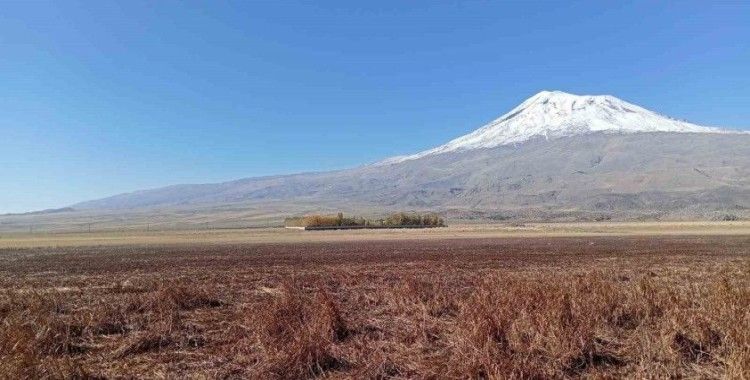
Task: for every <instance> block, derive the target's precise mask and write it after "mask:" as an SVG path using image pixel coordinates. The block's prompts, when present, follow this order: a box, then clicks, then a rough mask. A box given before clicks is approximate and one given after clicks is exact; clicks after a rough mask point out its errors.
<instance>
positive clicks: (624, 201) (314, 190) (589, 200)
mask: <svg viewBox="0 0 750 380" xmlns="http://www.w3.org/2000/svg"><path fill="white" fill-rule="evenodd" d="M208 205H235V206H236V207H253V208H254V209H258V208H261V209H262V208H263V207H266V206H268V205H273V207H274V209H275V210H285V211H284V212H288V213H299V212H305V211H312V210H316V209H324V208H325V209H343V210H347V211H352V212H377V211H387V210H398V209H429V210H437V211H442V212H447V213H449V214H451V215H454V216H462V217H471V216H479V217H497V218H505V217H523V218H530V219H560V218H567V219H588V218H615V219H632V218H706V217H716V216H717V215H723V214H726V213H732V214H737V215H740V216H742V215H748V216H750V214H749V213H748V210H750V135H749V134H745V133H734V132H729V131H724V130H719V129H716V128H708V127H701V126H697V125H694V124H690V123H686V122H681V121H677V120H674V119H670V118H667V117H664V116H661V115H658V114H656V113H654V112H651V111H648V110H645V109H643V108H641V107H638V106H635V105H632V104H629V103H627V102H624V101H621V100H618V99H616V98H613V97H610V96H575V95H571V94H565V93H560V92H542V93H540V94H537V95H535V96H534V97H532V98H530V99H528V100H527V101H525V102H523V103H522V104H521V105H519V106H518V107H516V108H515V109H514V110H512V111H511V112H509V113H508V114H506V115H504V116H503V117H501V118H499V119H497V120H495V121H493V122H491V123H490V124H488V125H486V126H484V127H482V128H480V129H478V130H477V131H475V132H472V133H470V134H468V135H466V136H463V137H459V138H458V139H455V140H453V141H451V142H449V143H447V144H445V145H443V146H440V147H437V148H435V149H431V150H428V151H425V152H422V153H418V154H415V155H412V156H405V157H397V158H393V159H389V160H385V161H383V162H380V163H377V164H374V165H368V166H364V167H359V168H354V169H349V170H341V171H335V172H324V173H306V174H297V175H287V176H275V177H263V178H250V179H243V180H238V181H231V182H226V183H219V184H205V185H178V186H170V187H166V188H162V189H155V190H146V191H139V192H135V193H129V194H121V195H117V196H114V197H109V198H105V199H101V200H96V201H90V202H84V203H81V204H77V205H74V206H73V207H74V208H76V209H79V210H81V209H83V210H94V211H95V210H120V212H126V211H128V210H135V209H140V210H144V209H154V208H159V209H169V208H180V209H194V208H199V207H206V206H208ZM269 207H270V206H269Z"/></svg>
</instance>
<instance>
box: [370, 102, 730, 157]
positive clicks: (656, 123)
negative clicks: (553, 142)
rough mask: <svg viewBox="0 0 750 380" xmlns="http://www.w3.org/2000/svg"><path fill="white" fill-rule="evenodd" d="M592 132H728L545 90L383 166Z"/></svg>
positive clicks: (636, 108)
mask: <svg viewBox="0 0 750 380" xmlns="http://www.w3.org/2000/svg"><path fill="white" fill-rule="evenodd" d="M593 132H605V133H637V132H681V133H722V132H726V131H724V130H721V129H718V128H712V127H703V126H699V125H695V124H691V123H688V122H684V121H679V120H675V119H672V118H670V117H667V116H663V115H660V114H658V113H655V112H653V111H649V110H647V109H645V108H642V107H639V106H637V105H635V104H631V103H628V102H626V101H624V100H621V99H618V98H616V97H614V96H611V95H575V94H570V93H567V92H563V91H546V90H545V91H541V92H539V93H537V94H535V95H534V96H532V97H530V98H528V99H526V100H525V101H524V102H523V103H521V104H520V105H518V106H517V107H516V108H514V109H512V110H511V111H510V112H508V113H506V114H505V115H503V116H500V117H499V118H497V119H495V120H493V121H491V122H490V123H488V124H486V125H484V126H482V127H481V128H479V129H477V130H475V131H474V132H471V133H469V134H467V135H464V136H461V137H459V138H456V139H454V140H451V141H449V142H448V143H446V144H444V145H441V146H439V147H436V148H433V149H430V150H426V151H424V152H420V153H417V154H414V155H410V156H400V157H393V158H390V159H387V160H385V161H383V162H381V163H382V164H389V163H396V162H402V161H407V160H412V159H417V158H420V157H424V156H428V155H433V154H441V153H448V152H456V151H464V150H471V149H481V148H494V147H498V146H502V145H510V144H518V143H522V142H525V141H528V140H531V139H534V138H539V137H543V138H547V139H550V138H559V137H566V136H574V135H581V134H586V133H593Z"/></svg>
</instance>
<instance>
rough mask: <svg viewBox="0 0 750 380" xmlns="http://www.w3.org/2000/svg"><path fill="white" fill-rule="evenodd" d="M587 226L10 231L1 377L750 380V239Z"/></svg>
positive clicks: (2, 271) (0, 283)
mask: <svg viewBox="0 0 750 380" xmlns="http://www.w3.org/2000/svg"><path fill="white" fill-rule="evenodd" d="M467 228H468V227H467ZM519 228H520V227H519ZM523 228H526V227H523ZM601 228H605V227H601ZM696 228H697V227H696ZM701 228H704V227H701ZM605 230H606V228H605ZM689 231H691V230H689V229H688V232H689ZM726 231H731V229H729V228H728V229H726ZM546 232H547V233H550V232H549V231H546ZM584 232H585V231H583V232H580V235H581V236H572V237H554V236H552V237H551V236H537V235H534V234H533V231H531V232H528V231H525V232H523V233H528V235H524V236H525V237H518V236H515V235H513V234H510V233H509V234H507V235H506V236H507V237H505V238H498V237H496V236H495V235H492V234H490V235H489V236H488V235H482V233H476V235H471V233H467V235H468V236H471V237H473V238H471V239H468V238H461V236H460V234H456V235H451V234H454V233H455V230H451V229H444V230H442V231H435V232H422V231H399V232H393V233H391V234H393V235H392V236H391V237H390V238H388V237H387V236H386V237H383V236H385V235H367V234H362V235H354V236H355V238H346V237H347V236H350V237H351V236H352V235H345V234H341V233H336V232H330V233H329V232H325V233H324V235H309V234H317V232H281V231H278V232H276V231H271V232H267V233H268V234H271V235H272V234H282V235H283V236H284V237H283V238H280V239H277V240H276V241H274V240H273V239H271V238H268V240H264V239H266V238H267V237H263V236H265V235H262V234H263V233H266V232H262V233H260V235H256V236H261V237H262V238H258V239H256V240H252V239H249V238H248V239H245V240H241V239H239V238H238V237H236V236H235V235H232V236H235V238H236V239H238V240H232V239H224V240H220V241H219V240H211V239H204V240H200V239H196V240H195V241H193V242H192V243H190V244H187V243H188V242H189V239H185V241H183V240H179V239H183V237H180V236H178V237H177V238H170V239H177V240H170V239H166V238H165V239H162V240H158V241H157V240H153V241H152V240H149V236H148V235H145V234H141V235H138V236H139V237H138V238H133V239H131V240H129V241H128V240H127V239H125V238H124V237H122V236H120V237H114V238H112V240H106V239H105V238H106V236H104V235H96V234H94V235H90V237H91V238H92V239H90V240H87V239H86V237H87V236H86V235H76V237H75V238H73V237H71V236H68V237H67V239H68V240H65V239H66V236H51V237H49V240H44V239H42V238H43V237H39V236H38V237H37V238H36V239H35V238H34V237H33V236H31V237H29V236H20V237H19V236H16V237H12V238H9V237H7V236H3V239H4V240H5V241H6V245H5V246H6V247H8V248H3V249H0V326H1V327H0V377H3V378H13V379H16V378H41V377H48V378H70V377H93V378H114V377H132V376H135V377H149V378H152V377H156V378H164V377H170V378H183V377H192V378H196V377H197V378H263V379H265V378H293V379H298V378H330V379H337V378H371V379H385V378H435V379H441V378H513V377H515V378H579V377H586V378H620V377H631V378H644V377H650V378H664V377H675V378H680V377H689V378H750V235H747V234H742V233H738V234H727V235H724V236H718V235H710V236H709V235H703V236H698V235H691V234H689V233H688V232H684V231H683V233H656V234H652V235H651V236H635V233H621V234H617V233H606V231H605V232H602V233H600V234H602V235H607V236H595V235H597V233H596V232H594V233H591V232H589V233H588V234H585V233H584ZM610 232H611V231H610ZM693 232H695V231H693ZM215 233H216V234H219V233H223V234H226V233H227V232H215ZM295 233H300V234H307V235H295ZM410 233H414V234H412V235H410ZM432 233H434V234H435V235H425V234H432ZM493 233H494V234H497V231H495V232H493ZM618 235H619V236H618ZM161 236H162V237H163V236H166V235H161ZM170 236H173V235H170ZM206 236H209V237H211V236H213V237H214V238H216V236H215V235H211V234H210V233H206ZM222 236H225V235H222ZM269 236H270V235H269ZM378 236H380V237H379V238H375V237H378ZM394 236H397V238H394ZM12 239H15V240H12ZM54 239H58V240H54ZM60 239H62V242H63V243H60V241H61V240H60ZM76 239H77V240H76ZM305 239H307V240H305ZM313 240H316V241H313ZM325 240H327V241H325ZM0 241H3V240H0ZM8 241H11V242H12V243H10V244H8V243H7V242H8ZM123 241H128V244H125V245H117V244H115V243H116V242H120V243H122V242H123ZM101 242H104V243H101ZM155 242H158V243H159V244H154V243H155ZM219 242H220V243H221V244H218V243H219ZM74 243H75V244H74ZM87 243H89V244H90V243H101V244H102V245H99V246H90V245H87ZM58 245H59V246H61V247H57V248H56V247H54V246H58ZM34 246H36V247H35V248H30V247H34ZM11 247H15V248H11ZM20 247H27V248H20Z"/></svg>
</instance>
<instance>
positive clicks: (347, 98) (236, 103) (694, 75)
mask: <svg viewBox="0 0 750 380" xmlns="http://www.w3.org/2000/svg"><path fill="white" fill-rule="evenodd" d="M449 3H451V2H438V1H425V2H416V1H415V2H404V1H393V2H390V1H371V2H358V1H336V2H324V1H299V2H293V1H268V2H260V1H238V2H218V1H205V2H189V1H188V2H171V1H143V2H141V1H131V0H128V1H120V2H109V1H87V2H71V1H61V0H55V1H50V2H37V1H26V0H22V1H18V2H15V1H11V2H8V1H1V2H0V170H1V171H2V176H1V177H0V213H2V212H19V211H28V210H37V209H43V208H50V207H61V206H66V205H69V204H72V203H74V202H77V201H83V200H88V199H92V198H98V197H103V196H107V195H112V194H115V193H120V192H125V191H132V190H137V189H143V188H152V187H158V186H163V185H169V184H176V183H201V182H215V181H223V180H231V179H237V178H242V177H250V176H258V175H267V174H276V173H291V172H298V171H314V170H326V169H335V168H344V167H350V166H356V165H359V164H363V163H368V162H372V161H376V160H379V159H382V158H385V157H388V156H392V155H398V154H404V153H410V152H416V151H419V150H422V149H425V148H428V147H432V146H434V145H437V144H440V143H443V142H445V141H447V140H449V139H451V138H453V137H456V136H459V135H462V134H464V133H467V132H469V131H471V130H473V129H475V128H477V127H479V126H480V125H481V124H483V123H484V122H486V121H489V120H491V119H493V118H495V117H497V116H499V115H500V114H502V113H504V112H506V111H508V110H509V109H510V108H511V107H513V106H515V105H516V104H517V103H519V102H521V101H522V100H524V99H525V98H527V97H529V96H531V95H532V94H534V93H536V92H538V91H540V90H545V89H546V90H562V91H567V92H572V93H577V94H612V95H615V96H618V97H620V98H622V99H625V100H628V101H631V102H633V103H636V104H639V105H642V106H644V107H646V108H650V109H652V110H655V111H658V112H661V113H664V114H668V115H670V116H674V117H678V118H682V119H687V120H689V121H692V122H696V123H700V124H706V125H713V126H724V127H736V128H742V127H748V126H750V2H747V1H739V0H738V1H736V2H729V1H727V2H709V1H694V2H693V1H680V2H667V1H661V2H656V1H650V2H630V1H622V2H620V1H592V2H570V1H564V2H562V1H561V2H536V3H533V2H527V1H518V2H494V3H493V2H484V1H482V2H461V4H455V3H454V4H449ZM719 3H720V4H719Z"/></svg>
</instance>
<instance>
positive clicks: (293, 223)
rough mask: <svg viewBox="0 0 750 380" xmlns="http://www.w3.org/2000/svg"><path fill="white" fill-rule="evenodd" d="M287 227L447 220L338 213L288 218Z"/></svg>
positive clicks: (411, 224) (413, 224)
mask: <svg viewBox="0 0 750 380" xmlns="http://www.w3.org/2000/svg"><path fill="white" fill-rule="evenodd" d="M284 226H286V227H320V228H325V227H372V228H377V227H444V226H445V221H444V220H443V218H441V217H440V216H438V215H436V214H424V215H423V214H413V213H405V212H399V213H395V214H391V215H388V216H387V217H385V218H383V219H377V220H370V219H365V218H357V217H349V218H347V217H344V214H343V213H338V215H306V216H302V217H298V218H286V219H285V220H284Z"/></svg>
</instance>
